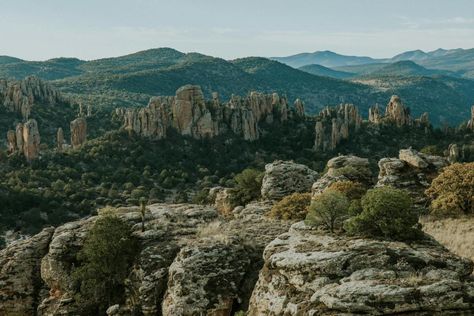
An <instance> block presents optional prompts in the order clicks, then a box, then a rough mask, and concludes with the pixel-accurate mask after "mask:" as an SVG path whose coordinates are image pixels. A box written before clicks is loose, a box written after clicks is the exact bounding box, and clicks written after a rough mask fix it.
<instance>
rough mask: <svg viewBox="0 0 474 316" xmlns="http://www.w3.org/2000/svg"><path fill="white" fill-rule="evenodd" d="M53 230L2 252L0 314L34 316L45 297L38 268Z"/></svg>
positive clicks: (45, 231)
mask: <svg viewBox="0 0 474 316" xmlns="http://www.w3.org/2000/svg"><path fill="white" fill-rule="evenodd" d="M53 231H54V229H53V228H46V229H44V230H43V231H42V232H41V233H39V234H38V235H36V236H34V237H32V238H29V239H27V240H23V241H18V242H14V243H12V244H10V245H9V246H8V247H7V248H5V249H3V250H0V315H5V316H17V315H18V316H23V315H25V316H26V315H34V314H35V312H36V307H37V305H38V303H39V299H40V297H41V296H42V295H43V293H41V290H42V282H41V277H40V270H39V265H40V262H41V258H42V257H43V256H44V255H45V254H46V253H47V251H48V245H49V242H50V240H51V236H52V235H53Z"/></svg>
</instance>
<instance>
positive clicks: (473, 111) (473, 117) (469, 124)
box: [467, 105, 474, 131]
mask: <svg viewBox="0 0 474 316" xmlns="http://www.w3.org/2000/svg"><path fill="white" fill-rule="evenodd" d="M467 128H470V129H472V130H473V131H474V105H473V106H472V107H471V119H470V120H469V121H468V122H467Z"/></svg>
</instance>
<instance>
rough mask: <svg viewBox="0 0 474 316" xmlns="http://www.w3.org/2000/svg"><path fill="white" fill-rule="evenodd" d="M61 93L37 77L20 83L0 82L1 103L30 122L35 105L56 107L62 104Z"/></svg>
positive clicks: (28, 78)
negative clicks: (44, 104)
mask: <svg viewBox="0 0 474 316" xmlns="http://www.w3.org/2000/svg"><path fill="white" fill-rule="evenodd" d="M61 100H62V97H61V95H60V93H59V92H58V91H56V90H54V89H52V88H51V87H50V86H49V85H48V84H47V83H46V82H44V81H42V80H40V79H38V78H37V77H33V76H32V77H27V78H25V79H24V80H22V81H19V82H9V81H6V80H0V101H2V102H1V104H0V105H2V104H3V106H5V107H6V108H7V109H8V110H9V111H12V112H17V113H20V114H21V115H22V116H23V119H26V120H28V118H29V116H30V113H31V109H32V106H33V105H34V104H35V103H47V104H51V105H55V104H57V103H59V102H61Z"/></svg>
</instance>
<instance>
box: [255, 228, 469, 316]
mask: <svg viewBox="0 0 474 316" xmlns="http://www.w3.org/2000/svg"><path fill="white" fill-rule="evenodd" d="M264 259H265V265H264V268H263V269H262V270H261V272H260V277H259V280H258V282H257V285H256V286H255V289H254V291H253V294H252V298H251V303H250V309H249V313H248V314H249V315H250V316H257V315H343V314H344V315H352V314H370V315H394V314H399V313H400V314H401V313H403V314H404V315H449V314H450V312H452V315H462V313H463V312H465V314H466V315H469V313H471V312H473V311H474V300H473V298H474V282H473V281H472V279H471V280H470V279H469V275H470V274H471V272H472V268H473V265H472V262H471V261H469V260H467V259H462V258H460V257H457V256H455V255H453V254H451V253H450V252H448V251H447V250H446V249H445V248H444V247H442V246H440V245H439V244H438V243H436V242H434V241H432V240H428V239H427V240H425V241H423V242H419V243H413V244H410V245H408V244H405V243H401V242H389V241H377V240H371V239H360V238H359V239H357V238H347V237H344V236H335V235H324V234H321V233H318V232H317V231H315V230H311V229H310V228H308V227H307V226H305V225H304V223H303V222H300V223H297V224H295V225H293V226H292V228H291V229H290V231H289V232H288V233H285V234H283V235H281V236H279V237H278V238H277V239H275V240H274V241H272V242H271V243H270V244H269V245H268V246H267V247H266V249H265V251H264Z"/></svg>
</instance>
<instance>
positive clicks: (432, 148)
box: [420, 145, 443, 156]
mask: <svg viewBox="0 0 474 316" xmlns="http://www.w3.org/2000/svg"><path fill="white" fill-rule="evenodd" d="M420 152H421V153H423V154H426V155H434V156H443V150H441V149H440V148H439V147H438V146H436V145H429V146H425V147H423V148H422V149H421V150H420Z"/></svg>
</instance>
